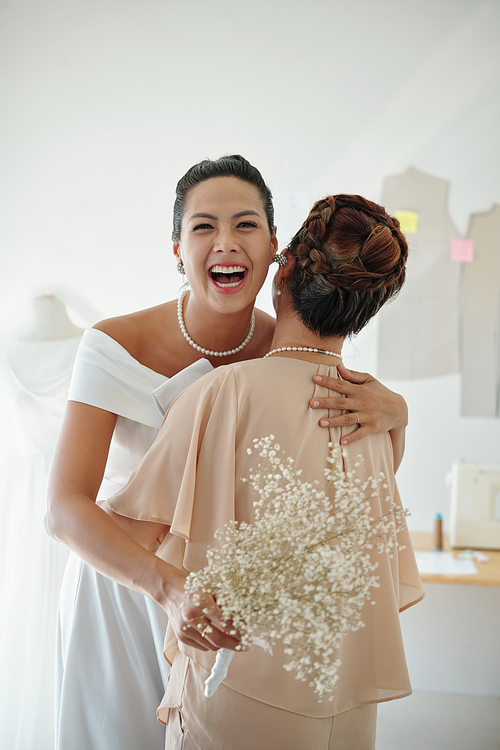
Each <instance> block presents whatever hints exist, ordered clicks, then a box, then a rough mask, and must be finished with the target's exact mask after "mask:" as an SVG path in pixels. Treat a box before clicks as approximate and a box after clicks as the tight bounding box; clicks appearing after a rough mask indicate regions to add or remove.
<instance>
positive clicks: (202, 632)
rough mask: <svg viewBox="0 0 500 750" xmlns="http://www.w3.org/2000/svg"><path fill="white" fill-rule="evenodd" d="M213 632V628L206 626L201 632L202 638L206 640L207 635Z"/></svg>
mask: <svg viewBox="0 0 500 750" xmlns="http://www.w3.org/2000/svg"><path fill="white" fill-rule="evenodd" d="M211 630H212V628H211V627H210V625H205V627H204V628H203V630H202V631H201V637H202V638H204V637H205V634H206V633H208V632H211Z"/></svg>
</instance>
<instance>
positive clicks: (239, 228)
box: [174, 177, 277, 312]
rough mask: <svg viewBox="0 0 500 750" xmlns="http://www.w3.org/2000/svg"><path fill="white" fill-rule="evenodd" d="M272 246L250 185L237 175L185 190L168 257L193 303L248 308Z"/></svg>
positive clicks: (273, 240)
mask: <svg viewBox="0 0 500 750" xmlns="http://www.w3.org/2000/svg"><path fill="white" fill-rule="evenodd" d="M276 248H277V239H276V236H275V234H273V235H271V233H270V231H269V226H268V222H267V216H266V211H265V208H264V205H263V203H262V199H261V197H260V195H259V192H258V190H257V188H255V187H254V186H253V185H251V184H250V183H248V182H245V181H244V180H241V179H240V178H238V177H213V178H211V179H209V180H205V181H204V182H201V183H199V184H198V185H196V186H195V187H194V188H192V189H191V190H190V192H189V194H188V197H187V201H186V210H185V213H184V216H183V219H182V225H181V236H180V241H179V242H178V243H175V244H174V253H175V255H176V256H177V257H178V258H180V259H181V260H182V263H183V265H184V268H185V271H186V276H187V278H188V280H189V284H190V286H191V289H192V293H193V295H194V296H195V297H196V298H197V299H199V300H201V299H205V300H207V301H208V303H209V304H210V305H211V306H213V307H215V309H217V310H219V311H221V312H224V311H227V312H232V311H236V310H238V309H239V310H242V309H244V308H245V307H247V306H249V305H252V304H253V303H254V301H255V298H256V296H257V293H258V292H259V290H260V288H261V286H262V284H263V283H264V280H265V278H266V276H267V272H268V269H269V264H270V263H271V261H272V256H273V254H274V253H275V252H276Z"/></svg>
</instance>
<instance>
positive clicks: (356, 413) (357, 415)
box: [352, 411, 361, 424]
mask: <svg viewBox="0 0 500 750" xmlns="http://www.w3.org/2000/svg"><path fill="white" fill-rule="evenodd" d="M352 413H353V414H355V415H356V419H357V422H358V424H361V420H360V418H359V414H358V412H357V411H353V412H352Z"/></svg>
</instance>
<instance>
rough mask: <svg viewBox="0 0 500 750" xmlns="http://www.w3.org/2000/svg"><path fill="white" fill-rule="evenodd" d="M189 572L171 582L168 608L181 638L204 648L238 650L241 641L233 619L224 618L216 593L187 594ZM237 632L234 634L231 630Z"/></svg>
mask: <svg viewBox="0 0 500 750" xmlns="http://www.w3.org/2000/svg"><path fill="white" fill-rule="evenodd" d="M185 580H186V579H185V576H183V574H182V573H180V571H179V577H178V579H177V580H176V581H175V583H174V582H173V581H171V582H170V584H169V589H170V590H169V599H168V603H167V605H166V607H165V610H166V612H167V614H168V617H169V622H170V624H171V625H172V628H173V630H174V633H175V635H176V637H177V640H178V641H179V642H181V643H184V644H185V645H186V646H192V647H193V648H197V649H200V651H209V650H210V651H217V650H218V649H220V648H227V649H230V650H231V651H234V650H236V647H237V646H238V645H239V643H240V639H239V637H238V635H237V634H234V631H233V629H232V626H231V624H230V623H226V622H224V619H223V617H222V613H221V611H220V609H219V607H218V606H217V603H216V601H215V599H214V597H213V596H211V595H210V594H203V595H202V596H193V595H189V597H187V598H186V597H185V590H184V582H185ZM231 632H232V633H233V635H230V633H231Z"/></svg>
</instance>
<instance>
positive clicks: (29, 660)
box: [0, 297, 83, 750]
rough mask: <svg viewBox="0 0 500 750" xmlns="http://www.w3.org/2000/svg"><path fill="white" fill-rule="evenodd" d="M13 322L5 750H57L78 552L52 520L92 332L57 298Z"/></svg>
mask: <svg viewBox="0 0 500 750" xmlns="http://www.w3.org/2000/svg"><path fill="white" fill-rule="evenodd" d="M13 317H14V318H15V324H16V327H17V331H16V335H9V336H2V337H1V338H0V423H1V425H2V435H3V439H2V450H1V451H0V511H1V518H2V525H1V532H0V534H1V542H0V608H1V614H0V663H1V665H2V666H1V669H0V746H1V747H2V748H9V750H28V748H37V750H53V747H54V689H55V629H56V621H57V605H58V598H59V589H60V586H61V581H62V577H63V574H64V568H65V565H66V561H67V558H68V550H67V548H66V547H65V546H64V545H61V544H58V543H57V542H54V541H53V540H52V539H50V538H49V537H48V536H47V535H46V533H45V529H44V523H43V522H44V516H45V511H46V495H47V477H48V473H49V469H50V464H51V460H52V455H53V451H54V448H55V443H56V440H57V435H58V432H59V429H60V425H61V421H62V415H63V412H64V406H65V403H66V398H67V393H68V388H69V383H70V379H71V371H72V367H73V362H74V359H75V355H76V352H77V349H78V345H79V343H80V338H81V334H82V333H83V331H82V330H81V329H79V328H78V327H77V326H75V325H73V323H72V322H71V321H70V320H69V318H68V317H67V313H66V309H65V306H64V305H63V303H62V302H61V301H60V300H58V299H57V298H55V297H46V298H45V299H43V301H42V302H41V303H40V298H39V297H36V298H34V299H32V300H29V301H28V304H27V305H25V306H24V307H21V308H19V309H18V310H17V311H15V315H14V316H13ZM21 318H23V326H22V332H21V327H20V326H19V320H20V319H21ZM20 339H22V340H20Z"/></svg>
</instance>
